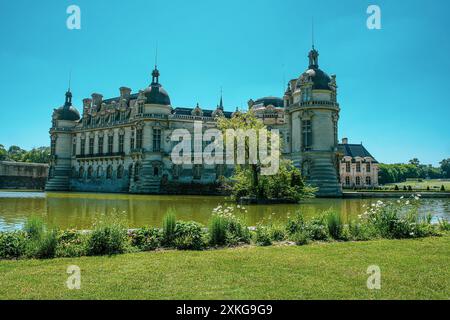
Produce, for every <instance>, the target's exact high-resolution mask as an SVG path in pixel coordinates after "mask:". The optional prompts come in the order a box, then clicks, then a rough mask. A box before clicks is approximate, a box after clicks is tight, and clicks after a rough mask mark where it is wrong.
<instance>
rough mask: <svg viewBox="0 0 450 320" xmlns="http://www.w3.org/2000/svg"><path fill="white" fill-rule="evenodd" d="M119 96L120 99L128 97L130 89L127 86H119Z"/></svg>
mask: <svg viewBox="0 0 450 320" xmlns="http://www.w3.org/2000/svg"><path fill="white" fill-rule="evenodd" d="M119 90H120V97H121V98H122V99H128V98H129V97H130V93H131V89H130V88H127V87H120V88H119Z"/></svg>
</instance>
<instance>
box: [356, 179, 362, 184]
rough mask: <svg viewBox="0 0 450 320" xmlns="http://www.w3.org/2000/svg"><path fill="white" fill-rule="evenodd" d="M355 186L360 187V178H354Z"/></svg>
mask: <svg viewBox="0 0 450 320" xmlns="http://www.w3.org/2000/svg"><path fill="white" fill-rule="evenodd" d="M356 185H357V186H359V185H361V177H356Z"/></svg>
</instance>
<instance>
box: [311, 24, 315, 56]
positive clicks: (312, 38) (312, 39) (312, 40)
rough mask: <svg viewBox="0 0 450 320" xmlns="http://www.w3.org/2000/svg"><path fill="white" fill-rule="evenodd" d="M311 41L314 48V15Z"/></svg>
mask: <svg viewBox="0 0 450 320" xmlns="http://www.w3.org/2000/svg"><path fill="white" fill-rule="evenodd" d="M311 43H312V48H313V50H314V17H312V21H311Z"/></svg>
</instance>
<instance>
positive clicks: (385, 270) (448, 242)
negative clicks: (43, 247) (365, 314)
mask: <svg viewBox="0 0 450 320" xmlns="http://www.w3.org/2000/svg"><path fill="white" fill-rule="evenodd" d="M72 264H75V265H78V266H79V267H80V268H81V277H82V278H81V281H82V283H81V289H80V290H69V289H67V288H66V286H65V281H66V279H67V276H68V275H67V274H66V268H67V267H68V266H69V265H72ZM374 264H375V265H379V266H380V268H381V273H382V274H381V286H382V287H381V290H375V291H373V290H368V289H367V286H366V280H367V277H368V275H367V274H366V270H367V267H368V266H369V265H374ZM449 266H450V236H444V237H440V238H426V239H419V240H380V241H369V242H353V243H352V242H346V243H316V244H312V245H308V246H302V247H299V246H272V247H243V248H236V249H221V250H211V251H203V252H192V251H189V252H183V251H160V252H144V253H135V254H124V255H117V256H113V257H82V258H67V259H53V260H21V261H0V299H449V298H450V268H449Z"/></svg>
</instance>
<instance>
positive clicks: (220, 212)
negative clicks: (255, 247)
mask: <svg viewBox="0 0 450 320" xmlns="http://www.w3.org/2000/svg"><path fill="white" fill-rule="evenodd" d="M237 210H241V211H244V212H246V210H245V209H244V208H243V207H241V206H239V205H238V206H237V207H236V208H235V207H232V206H230V207H226V208H223V207H222V206H218V207H217V208H215V209H214V210H213V216H212V217H211V221H210V227H213V229H210V244H211V245H237V244H239V243H250V239H251V235H250V231H249V230H248V227H247V225H246V224H245V223H244V222H243V221H242V219H241V218H239V217H237V216H236V215H235V214H234V212H235V211H237ZM224 230H225V238H224Z"/></svg>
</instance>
